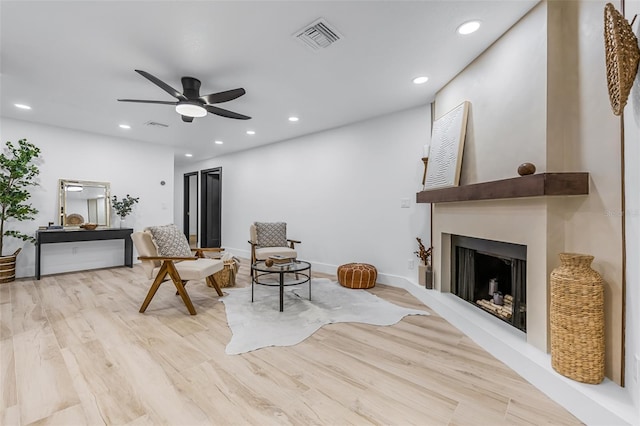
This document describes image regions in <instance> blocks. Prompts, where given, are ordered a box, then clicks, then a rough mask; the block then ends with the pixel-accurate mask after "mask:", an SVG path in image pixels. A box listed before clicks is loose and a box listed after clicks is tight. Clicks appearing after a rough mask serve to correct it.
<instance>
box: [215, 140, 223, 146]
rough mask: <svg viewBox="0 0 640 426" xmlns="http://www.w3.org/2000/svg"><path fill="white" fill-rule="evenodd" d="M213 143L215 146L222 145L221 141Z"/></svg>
mask: <svg viewBox="0 0 640 426" xmlns="http://www.w3.org/2000/svg"><path fill="white" fill-rule="evenodd" d="M213 143H215V144H216V145H222V144H223V143H224V142H222V141H214V142H213Z"/></svg>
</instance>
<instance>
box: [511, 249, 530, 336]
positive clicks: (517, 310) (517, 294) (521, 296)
mask: <svg viewBox="0 0 640 426" xmlns="http://www.w3.org/2000/svg"><path fill="white" fill-rule="evenodd" d="M511 283H512V285H513V293H514V294H513V325H514V326H516V327H518V328H519V329H520V330H524V331H526V330H527V262H526V261H524V260H520V259H513V263H512V266H511Z"/></svg>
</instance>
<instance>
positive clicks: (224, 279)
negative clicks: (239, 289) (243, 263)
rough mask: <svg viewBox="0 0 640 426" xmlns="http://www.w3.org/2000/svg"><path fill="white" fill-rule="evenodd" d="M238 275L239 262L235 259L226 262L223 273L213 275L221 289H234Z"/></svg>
mask: <svg viewBox="0 0 640 426" xmlns="http://www.w3.org/2000/svg"><path fill="white" fill-rule="evenodd" d="M237 273H238V262H237V261H236V260H235V259H231V260H225V261H224V267H223V268H222V270H221V271H218V272H216V273H215V274H213V279H214V280H216V282H217V283H218V285H219V286H220V288H224V287H234V286H235V285H236V275H237Z"/></svg>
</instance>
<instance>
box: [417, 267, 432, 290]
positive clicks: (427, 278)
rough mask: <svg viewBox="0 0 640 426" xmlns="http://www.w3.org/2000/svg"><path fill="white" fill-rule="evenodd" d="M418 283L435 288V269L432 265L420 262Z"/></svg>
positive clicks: (428, 287)
mask: <svg viewBox="0 0 640 426" xmlns="http://www.w3.org/2000/svg"><path fill="white" fill-rule="evenodd" d="M418 284H420V285H421V286H424V287H425V288H427V289H432V288H433V270H432V268H431V265H425V264H424V263H420V264H418Z"/></svg>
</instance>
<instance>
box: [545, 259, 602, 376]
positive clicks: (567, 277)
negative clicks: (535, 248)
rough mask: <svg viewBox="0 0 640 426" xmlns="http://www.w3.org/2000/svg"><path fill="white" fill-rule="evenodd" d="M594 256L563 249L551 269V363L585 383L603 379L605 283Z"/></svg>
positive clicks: (555, 367)
mask: <svg viewBox="0 0 640 426" xmlns="http://www.w3.org/2000/svg"><path fill="white" fill-rule="evenodd" d="M592 261H593V256H589V255H585V254H578V253H560V262H561V265H560V266H558V267H557V268H556V269H554V270H553V272H551V307H550V322H551V366H552V367H553V369H554V370H556V371H557V372H558V373H560V374H562V375H563V376H566V377H569V378H570V379H573V380H577V381H579V382H582V383H591V384H597V383H600V382H601V381H602V380H604V285H603V283H602V277H601V276H600V274H598V273H597V272H596V271H594V270H593V269H591V262H592Z"/></svg>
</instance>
